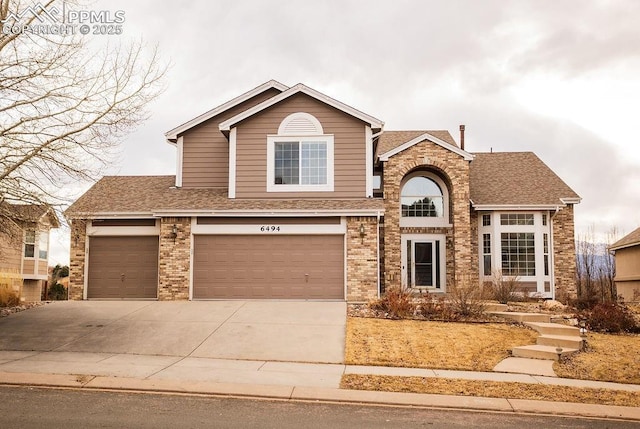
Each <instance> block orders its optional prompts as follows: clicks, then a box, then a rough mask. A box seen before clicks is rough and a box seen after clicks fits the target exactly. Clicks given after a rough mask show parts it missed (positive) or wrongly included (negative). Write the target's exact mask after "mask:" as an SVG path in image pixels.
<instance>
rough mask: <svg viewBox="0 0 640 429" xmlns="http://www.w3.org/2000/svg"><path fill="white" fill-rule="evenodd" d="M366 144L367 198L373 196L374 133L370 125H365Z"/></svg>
mask: <svg viewBox="0 0 640 429" xmlns="http://www.w3.org/2000/svg"><path fill="white" fill-rule="evenodd" d="M364 144H365V161H364V162H365V188H366V193H367V198H371V197H373V133H372V131H371V127H370V126H369V125H365V126H364Z"/></svg>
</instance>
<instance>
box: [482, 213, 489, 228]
mask: <svg viewBox="0 0 640 429" xmlns="http://www.w3.org/2000/svg"><path fill="white" fill-rule="evenodd" d="M482 226H491V215H488V214H483V215H482Z"/></svg>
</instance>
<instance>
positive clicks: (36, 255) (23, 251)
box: [22, 228, 39, 261]
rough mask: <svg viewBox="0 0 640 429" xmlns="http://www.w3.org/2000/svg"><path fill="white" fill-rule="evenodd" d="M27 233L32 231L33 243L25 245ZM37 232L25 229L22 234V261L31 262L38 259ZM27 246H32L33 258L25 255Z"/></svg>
mask: <svg viewBox="0 0 640 429" xmlns="http://www.w3.org/2000/svg"><path fill="white" fill-rule="evenodd" d="M27 231H33V232H34V233H33V243H27ZM38 232H39V231H38V230H37V229H30V228H27V229H25V230H24V232H23V233H22V259H23V260H24V259H26V260H28V261H33V260H34V259H38ZM27 244H31V245H33V256H26V255H25V253H26V252H25V247H26V245H27Z"/></svg>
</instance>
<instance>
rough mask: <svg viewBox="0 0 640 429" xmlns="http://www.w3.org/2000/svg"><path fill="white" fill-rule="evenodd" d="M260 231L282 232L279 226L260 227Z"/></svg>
mask: <svg viewBox="0 0 640 429" xmlns="http://www.w3.org/2000/svg"><path fill="white" fill-rule="evenodd" d="M260 231H261V232H278V231H280V227H279V226H274V225H271V226H261V227H260Z"/></svg>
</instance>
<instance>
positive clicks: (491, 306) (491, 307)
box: [484, 302, 509, 313]
mask: <svg viewBox="0 0 640 429" xmlns="http://www.w3.org/2000/svg"><path fill="white" fill-rule="evenodd" d="M507 308H509V306H508V305H507V304H498V303H497V302H485V303H484V311H486V312H487V313H494V312H496V311H507Z"/></svg>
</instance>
